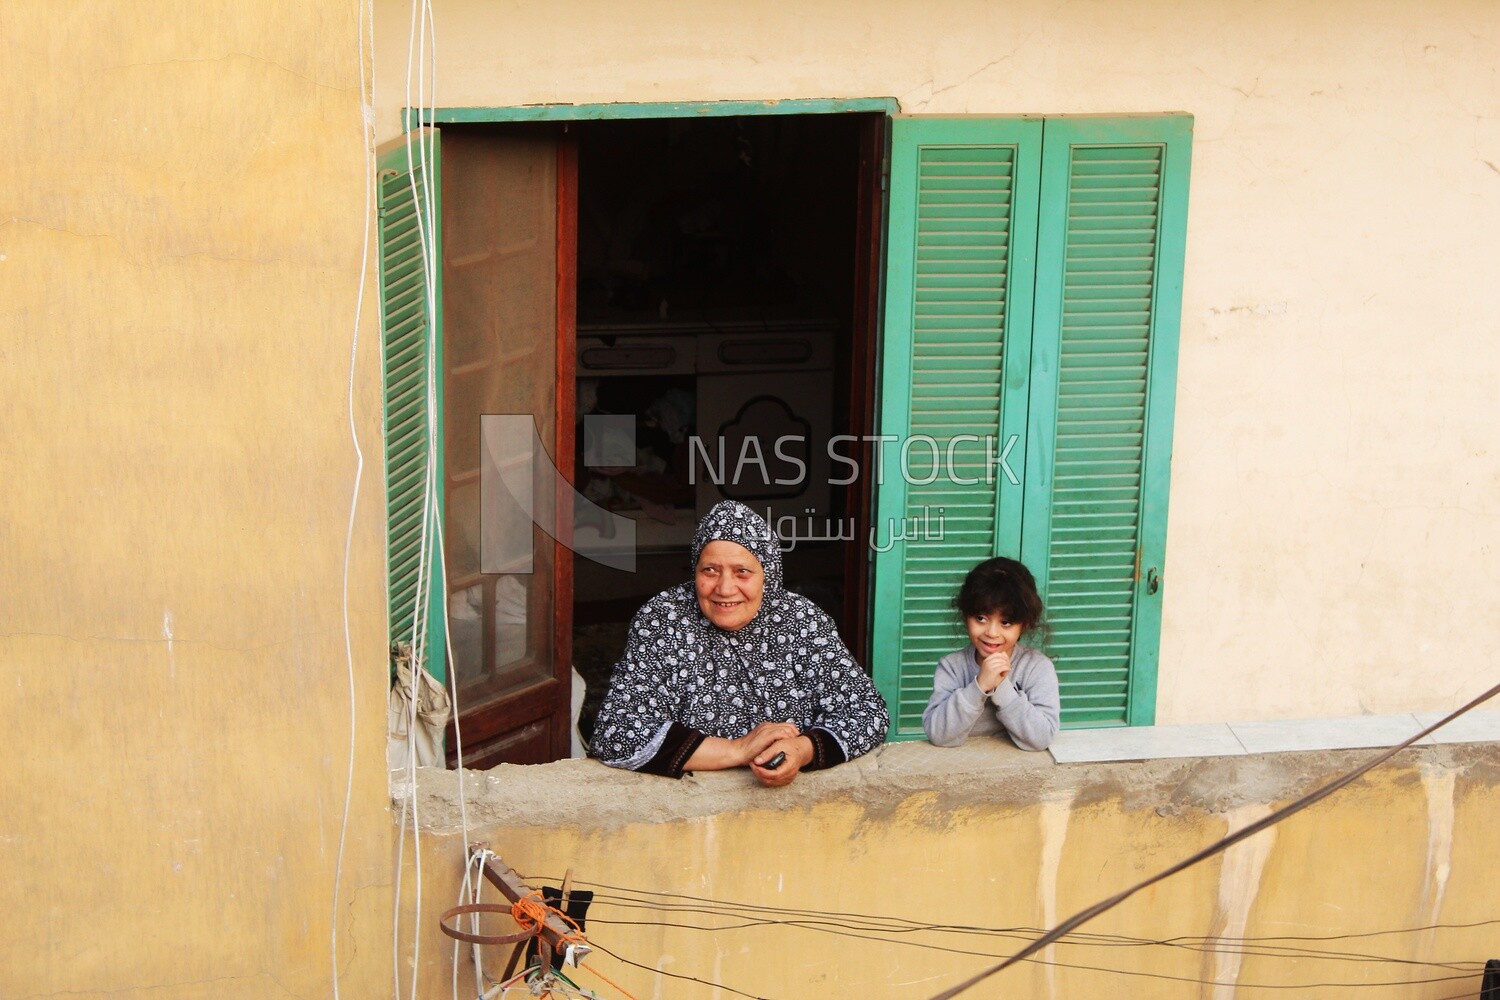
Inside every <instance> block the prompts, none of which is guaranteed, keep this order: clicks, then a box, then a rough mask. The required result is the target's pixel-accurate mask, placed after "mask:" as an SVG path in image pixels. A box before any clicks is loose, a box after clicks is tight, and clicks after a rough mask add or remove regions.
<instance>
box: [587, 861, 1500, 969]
mask: <svg viewBox="0 0 1500 1000" xmlns="http://www.w3.org/2000/svg"><path fill="white" fill-rule="evenodd" d="M578 884H580V885H583V884H592V885H597V884H598V883H584V882H579V883H578ZM595 905H596V906H601V905H602V906H616V907H619V908H621V909H644V910H649V911H651V912H653V913H660V912H663V911H665V912H668V913H677V914H702V915H705V916H714V917H723V918H726V919H736V920H740V921H742V922H741V923H737V924H733V925H721V926H718V927H705V926H703V925H702V924H674V923H662V922H660V921H625V920H600V922H603V923H613V924H630V925H651V924H653V923H654V924H659V925H660V926H670V927H678V928H688V929H695V930H738V929H743V928H747V927H752V926H758V925H774V924H782V925H788V926H805V927H809V928H811V929H821V928H823V927H825V926H828V925H830V924H831V925H832V926H837V927H844V928H849V927H850V926H851V925H850V924H840V923H838V922H836V921H828V920H824V919H822V917H823V914H821V913H819V912H818V911H811V910H794V909H789V908H780V907H754V908H751V909H749V910H748V911H736V910H735V909H733V908H731V907H728V906H725V907H723V908H703V907H690V906H683V905H680V904H666V905H663V904H652V903H650V902H647V901H638V900H636V899H633V898H632V897H628V896H614V895H611V894H608V893H598V894H596V895H595ZM755 909H759V910H765V911H773V912H778V913H786V914H790V915H792V916H793V917H794V918H796V919H790V920H787V919H771V918H768V917H763V916H758V915H756V914H755V913H754V912H753V911H754V910H755ZM1479 923H1480V924H1488V923H1500V920H1497V921H1481V922H1479ZM892 925H896V926H892ZM852 926H854V927H856V928H857V929H861V930H873V931H881V932H884V933H887V934H893V935H894V934H909V933H914V932H932V933H948V934H967V935H978V936H988V937H1001V938H1016V939H1020V940H1030V938H1031V937H1033V936H1035V935H1037V934H1040V933H1042V930H1041V929H1039V928H999V929H997V928H981V927H968V926H963V925H952V924H922V923H919V922H916V921H907V920H904V919H903V918H878V919H877V918H870V919H869V920H867V921H864V922H863V923H862V924H854V925H852ZM1449 926H1451V927H1454V928H1462V927H1469V926H1474V925H1468V924H1454V925H1432V926H1431V927H1422V928H1412V929H1410V931H1408V930H1387V931H1373V932H1367V933H1365V934H1352V935H1328V936H1327V938H1329V939H1337V938H1341V937H1367V936H1376V935H1387V934H1396V933H1409V932H1415V931H1425V930H1430V929H1433V928H1434V927H1449ZM1283 940H1298V938H1297V937H1296V936H1278V937H1264V938H1231V937H1217V938H1216V937H1197V936H1180V937H1176V938H1167V939H1147V938H1133V937H1126V936H1121V935H1087V934H1078V935H1069V936H1067V937H1064V938H1062V939H1059V941H1058V943H1059V944H1064V945H1072V946H1089V947H1147V946H1161V947H1172V948H1181V949H1183V950H1187V951H1195V952H1200V953H1204V952H1206V953H1210V954H1240V955H1243V956H1248V957H1258V958H1288V959H1310V960H1311V959H1325V960H1330V961H1358V962H1365V963H1368V962H1385V963H1390V964H1400V965H1421V966H1428V967H1433V968H1444V969H1452V970H1455V971H1457V970H1460V969H1467V968H1472V967H1476V966H1481V964H1482V963H1477V962H1464V961H1448V962H1437V961H1421V960H1418V959H1406V958H1395V957H1392V956H1388V955H1372V954H1366V953H1361V952H1348V951H1332V950H1328V949H1312V948H1296V947H1293V946H1290V945H1282V944H1270V943H1268V942H1274V941H1283ZM1309 940H1312V939H1311V938H1310V939H1309ZM1320 940H1321V939H1320ZM1237 941H1238V942H1241V944H1242V945H1247V946H1243V947H1236V946H1235V945H1234V942H1237ZM973 954H981V953H977V952H976V953H973Z"/></svg>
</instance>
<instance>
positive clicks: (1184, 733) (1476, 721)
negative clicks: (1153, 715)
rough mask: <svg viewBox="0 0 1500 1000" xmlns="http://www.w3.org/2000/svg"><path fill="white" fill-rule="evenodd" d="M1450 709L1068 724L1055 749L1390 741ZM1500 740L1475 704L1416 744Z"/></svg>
mask: <svg viewBox="0 0 1500 1000" xmlns="http://www.w3.org/2000/svg"><path fill="white" fill-rule="evenodd" d="M1447 714H1448V713H1447V712H1429V713H1425V714H1421V715H1412V714H1401V715H1351V716H1342V717H1339V718H1332V719H1278V720H1274V721H1268V722H1216V723H1205V724H1201V725H1189V726H1135V727H1130V728H1120V729H1068V730H1064V731H1063V732H1061V733H1058V734H1057V739H1056V740H1054V741H1053V743H1052V749H1051V753H1052V756H1053V758H1054V759H1055V760H1057V761H1058V762H1059V763H1070V764H1071V763H1087V762H1098V761H1110V760H1153V759H1159V758H1165V757H1242V756H1245V755H1247V754H1257V753H1287V752H1291V751H1299V750H1349V749H1358V748H1361V747H1389V746H1395V745H1396V744H1397V743H1401V742H1403V741H1405V740H1407V739H1409V738H1410V737H1411V736H1413V735H1415V734H1416V733H1419V732H1421V731H1422V730H1423V729H1426V728H1427V727H1428V726H1430V725H1432V724H1433V723H1435V722H1437V721H1438V720H1439V719H1442V718H1443V717H1444V716H1446V715H1447ZM1497 741H1500V711H1480V710H1476V711H1473V712H1469V713H1468V714H1467V715H1463V716H1460V717H1459V718H1457V719H1455V720H1453V721H1452V722H1450V723H1449V724H1448V725H1446V726H1444V727H1443V728H1442V729H1439V730H1438V731H1437V732H1435V733H1433V734H1432V735H1430V736H1427V737H1424V738H1423V739H1422V740H1421V741H1420V743H1419V745H1425V746H1431V745H1434V744H1449V743H1490V742H1497Z"/></svg>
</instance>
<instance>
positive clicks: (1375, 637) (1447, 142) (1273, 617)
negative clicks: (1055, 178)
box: [376, 0, 1500, 723]
mask: <svg viewBox="0 0 1500 1000" xmlns="http://www.w3.org/2000/svg"><path fill="white" fill-rule="evenodd" d="M410 23H411V22H410V6H409V5H407V4H405V3H399V2H397V0H379V2H378V3H377V29H378V31H377V43H378V48H377V85H378V92H377V98H376V104H377V108H378V113H379V123H380V129H381V131H382V134H383V135H394V134H395V133H396V131H397V128H398V124H397V123H398V120H399V119H398V109H399V108H400V107H401V106H403V105H404V104H407V103H409V102H410V101H414V100H415V99H416V98H415V96H413V97H411V98H408V97H407V94H408V93H411V94H413V95H415V94H416V93H417V91H416V89H415V88H414V87H413V89H411V90H410V91H408V89H407V84H406V79H407V41H408V29H409V26H410ZM434 35H435V39H436V51H437V58H436V62H435V65H430V66H429V69H430V75H431V79H432V81H433V85H434V86H435V93H433V92H431V91H429V92H428V97H427V99H426V100H427V102H428V103H436V104H438V105H444V106H468V105H476V106H486V105H491V106H503V105H519V104H532V103H548V102H556V103H589V102H612V101H634V102H660V101H710V100H726V99H736V100H743V99H766V98H821V97H875V96H879V97H895V98H897V99H898V100H899V101H900V103H901V107H902V110H903V111H904V112H906V113H912V114H1017V113H1034V114H1062V113H1113V112H1162V111H1187V112H1190V113H1192V114H1193V115H1194V116H1195V118H1196V133H1195V143H1194V150H1193V176H1192V194H1191V206H1190V222H1189V231H1188V241H1187V271H1186V292H1185V299H1184V303H1183V323H1182V339H1181V358H1180V374H1179V379H1178V397H1177V417H1176V445H1175V449H1174V452H1175V454H1174V463H1173V477H1172V493H1171V516H1170V526H1169V535H1168V539H1169V540H1168V551H1167V563H1166V569H1165V574H1164V583H1165V594H1164V601H1165V604H1164V609H1163V612H1164V620H1163V635H1162V643H1161V667H1160V675H1159V686H1158V690H1159V692H1160V694H1159V704H1158V713H1157V719H1158V721H1159V722H1163V723H1178V722H1194V721H1233V720H1239V719H1247V718H1277V717H1295V716H1318V715H1345V714H1359V713H1361V712H1374V713H1389V712H1398V711H1412V710H1434V709H1438V708H1444V707H1451V706H1452V705H1454V704H1457V703H1458V702H1460V701H1462V700H1463V699H1464V698H1465V697H1468V696H1471V695H1472V694H1475V693H1477V692H1478V691H1479V690H1482V689H1483V688H1485V687H1488V686H1489V684H1490V683H1493V670H1492V668H1491V667H1490V665H1489V651H1490V650H1492V649H1494V648H1495V647H1497V646H1500V617H1497V616H1496V615H1494V614H1493V613H1492V608H1493V605H1494V600H1495V597H1496V587H1495V581H1494V572H1493V563H1494V558H1495V556H1496V553H1497V551H1500V518H1497V517H1496V513H1497V510H1500V462H1497V456H1496V452H1495V446H1494V428H1495V427H1496V426H1500V393H1497V392H1496V391H1495V387H1496V386H1497V385H1500V337H1497V336H1496V333H1497V331H1500V300H1497V299H1496V297H1495V296H1494V295H1492V294H1489V291H1488V290H1489V289H1490V288H1491V287H1492V285H1493V283H1494V275H1495V273H1496V272H1497V269H1500V252H1497V250H1496V249H1495V247H1496V244H1495V241H1494V238H1493V234H1494V233H1495V232H1497V231H1500V86H1496V80H1495V75H1494V67H1495V65H1496V64H1497V63H1500V7H1497V6H1496V5H1495V4H1494V3H1490V2H1487V0H1435V2H1430V3H1380V4H1376V5H1375V6H1373V7H1372V6H1371V5H1369V4H1359V3H1350V2H1343V3H1318V4H1306V3H1284V2H1282V3H1269V4H1266V3H1257V4H1250V3H1201V2H1193V0H1132V2H1128V3H1097V2H1089V3H1068V4H1059V3H1051V2H1047V0H1006V2H1000V3H997V2H992V0H923V2H920V3H916V2H887V0H878V2H868V0H832V2H826V3H817V4H806V3H794V2H791V0H776V2H768V3H756V4H750V5H746V4H743V3H737V2H732V0H706V2H703V3H694V4H692V5H690V6H685V5H682V4H678V3H669V2H663V0H646V2H641V3H631V4H619V3H615V2H607V0H569V2H567V3H565V4H557V3H535V2H527V3H520V4H505V5H497V4H493V3H488V2H484V0H448V2H443V3H438V4H436V5H435V20H434ZM1286 672H1293V673H1295V675H1296V677H1297V682H1295V683H1282V682H1277V681H1276V680H1275V678H1276V677H1278V676H1280V675H1282V674H1285V673H1286Z"/></svg>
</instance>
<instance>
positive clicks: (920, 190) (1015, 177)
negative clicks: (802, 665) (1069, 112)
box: [866, 118, 1041, 739]
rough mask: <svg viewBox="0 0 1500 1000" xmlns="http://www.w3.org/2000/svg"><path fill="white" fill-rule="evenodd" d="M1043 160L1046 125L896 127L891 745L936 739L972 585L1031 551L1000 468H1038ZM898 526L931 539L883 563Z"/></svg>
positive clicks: (885, 371)
mask: <svg viewBox="0 0 1500 1000" xmlns="http://www.w3.org/2000/svg"><path fill="white" fill-rule="evenodd" d="M1040 157H1041V121H1040V120H1039V119H993V118H991V119H981V118H975V119H930V118H929V119H920V118H918V119H903V118H898V119H896V120H895V121H894V122H893V128H892V152H891V209H890V223H889V225H890V230H889V234H890V235H889V261H888V270H887V279H886V325H885V337H884V343H883V347H882V356H881V414H880V425H881V433H882V434H883V435H886V436H888V437H889V438H892V439H893V440H889V441H888V442H887V443H885V444H884V446H883V450H884V461H883V462H882V463H881V465H883V477H882V481H880V482H878V483H877V485H876V490H877V509H876V517H875V523H874V529H873V537H872V539H871V540H870V541H871V543H872V547H874V548H875V549H876V550H877V551H875V552H874V553H873V561H874V607H873V616H874V620H873V627H872V637H873V640H874V641H873V643H872V644H871V649H872V653H871V659H872V667H873V673H874V676H875V683H876V685H877V687H879V689H880V691H881V694H882V695H883V696H884V697H885V699H886V703H887V705H888V706H889V707H890V710H891V734H890V738H892V739H904V738H912V737H918V736H921V735H922V710H923V709H924V708H925V707H926V705H927V700H928V698H929V697H930V695H931V694H932V675H933V670H934V668H935V667H936V666H937V661H938V660H939V659H940V658H941V657H942V656H943V654H945V653H948V652H951V651H952V650H954V649H958V648H960V647H961V646H962V645H964V643H966V642H967V641H968V640H967V636H966V634H965V633H964V631H963V629H962V626H961V625H960V623H959V620H958V618H957V615H956V613H955V612H954V611H953V610H952V606H951V604H952V600H953V596H954V594H955V593H956V592H957V589H958V586H959V584H960V583H961V582H962V580H963V576H964V574H965V573H966V572H968V570H969V569H970V568H971V567H973V566H974V564H975V563H977V562H979V561H980V560H982V559H986V558H988V557H990V556H992V555H994V554H995V553H996V552H1009V553H1011V554H1014V553H1015V552H1016V551H1017V550H1018V549H1019V545H1020V530H1021V520H1020V510H1019V503H1020V498H1021V497H1020V490H1019V487H1018V486H1015V485H1013V484H1012V483H1011V482H1010V481H1009V480H1008V479H1007V477H1006V475H1005V473H1004V470H1003V467H1002V466H1000V464H999V463H998V462H995V461H993V459H992V456H993V457H994V458H998V457H999V456H1000V455H1005V457H1006V461H1007V462H1009V463H1010V464H1011V465H1012V466H1013V467H1014V468H1015V469H1016V470H1017V471H1019V470H1020V469H1021V468H1022V467H1023V466H1022V464H1021V462H1022V459H1023V454H1024V448H1023V447H1022V446H1021V445H1020V444H1017V445H1016V446H1015V447H1013V448H1012V449H1011V450H1010V451H1009V453H1007V452H1006V441H1007V439H1008V438H1009V437H1010V436H1011V435H1016V440H1017V441H1018V442H1024V440H1025V434H1024V423H1025V420H1026V376H1025V373H1026V371H1027V367H1028V354H1029V346H1030V345H1029V340H1030V324H1031V292H1032V282H1033V273H1032V262H1033V255H1034V251H1035V240H1036V232H1035V226H1036V190H1037V181H1038V176H1039V172H1040V162H1041V161H1040ZM964 436H967V438H965V437H964ZM955 438H960V440H958V441H956V442H955V440H954V439H955ZM975 438H977V439H978V440H974V439H975ZM950 453H951V455H952V461H951V463H950V461H949V455H950ZM935 457H936V459H937V461H936V464H934V458H935ZM869 471H870V470H866V472H867V473H869ZM903 472H904V473H905V475H903ZM929 479H930V480H931V481H930V482H927V481H926V480H929ZM971 480H974V482H969V481H971ZM911 518H916V519H917V520H916V521H915V522H913V521H911V520H908V519H911ZM893 526H895V530H896V532H897V533H898V534H911V533H915V534H916V535H917V536H918V537H915V538H912V539H910V540H906V541H895V542H894V544H891V545H890V548H889V550H888V551H885V552H880V551H878V550H879V549H880V548H884V547H886V545H887V542H888V540H889V539H890V538H891V529H892V527H893ZM913 528H915V529H916V530H915V532H913ZM937 535H941V538H938V537H935V536H937Z"/></svg>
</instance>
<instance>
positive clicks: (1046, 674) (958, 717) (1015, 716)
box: [922, 642, 1061, 750]
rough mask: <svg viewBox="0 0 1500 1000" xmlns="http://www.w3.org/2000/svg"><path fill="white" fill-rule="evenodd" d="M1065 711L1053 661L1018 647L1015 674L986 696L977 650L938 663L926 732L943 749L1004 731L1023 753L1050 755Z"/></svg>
mask: <svg viewBox="0 0 1500 1000" xmlns="http://www.w3.org/2000/svg"><path fill="white" fill-rule="evenodd" d="M1060 710H1061V703H1060V701H1059V699H1058V693H1057V671H1056V670H1055V669H1054V668H1053V666H1052V661H1051V660H1049V659H1047V657H1045V656H1043V655H1042V654H1041V653H1039V652H1037V651H1036V650H1034V649H1032V648H1031V647H1030V646H1026V645H1022V644H1021V643H1019V642H1018V643H1016V647H1015V651H1014V652H1013V653H1012V654H1011V658H1010V673H1009V674H1007V675H1005V677H1004V678H1002V679H1001V681H1000V684H999V685H998V686H997V687H996V688H995V690H994V691H993V692H991V693H990V694H988V695H986V694H985V693H984V692H983V691H982V690H980V687H979V663H978V661H976V660H975V658H974V647H973V646H972V645H971V646H965V647H964V648H963V649H960V650H959V651H958V652H956V653H949V654H948V655H947V656H945V657H943V658H942V659H941V660H939V661H938V665H937V672H936V673H935V674H934V675H933V678H932V700H931V701H929V702H928V703H927V711H925V712H923V713H922V728H923V729H925V730H926V731H927V738H928V739H929V740H931V741H932V742H933V743H935V744H937V745H938V746H940V747H956V746H958V745H959V744H961V743H963V741H964V740H966V739H968V738H969V737H970V736H971V735H972V736H988V735H990V734H992V733H998V732H1001V731H1002V730H1003V731H1005V732H1006V733H1008V734H1009V735H1010V738H1011V739H1012V740H1014V741H1015V744H1016V746H1018V747H1020V748H1021V749H1022V750H1045V749H1047V747H1048V745H1049V744H1051V742H1052V737H1054V736H1056V735H1057V726H1058V719H1059V713H1060Z"/></svg>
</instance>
